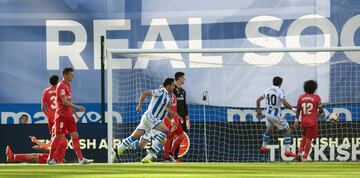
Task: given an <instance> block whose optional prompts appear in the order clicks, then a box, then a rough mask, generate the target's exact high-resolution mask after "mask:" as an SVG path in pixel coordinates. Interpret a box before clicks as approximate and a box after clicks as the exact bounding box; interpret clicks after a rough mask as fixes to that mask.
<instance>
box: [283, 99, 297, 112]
mask: <svg viewBox="0 0 360 178" xmlns="http://www.w3.org/2000/svg"><path fill="white" fill-rule="evenodd" d="M281 103H282V104H283V105H284V106H285V108H287V109H291V110H292V109H293V107H292V106H291V105H290V104H289V102H288V101H287V100H286V99H281ZM293 111H294V110H293Z"/></svg>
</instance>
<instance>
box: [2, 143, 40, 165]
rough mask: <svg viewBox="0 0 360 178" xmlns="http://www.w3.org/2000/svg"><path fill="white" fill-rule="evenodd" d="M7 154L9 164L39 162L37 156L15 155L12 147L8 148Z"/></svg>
mask: <svg viewBox="0 0 360 178" xmlns="http://www.w3.org/2000/svg"><path fill="white" fill-rule="evenodd" d="M5 154H6V161H7V162H8V163H36V162H37V161H38V157H37V154H35V153H29V154H15V153H14V152H13V151H12V150H11V148H10V146H7V147H6V151H5Z"/></svg>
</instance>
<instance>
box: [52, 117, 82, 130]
mask: <svg viewBox="0 0 360 178" xmlns="http://www.w3.org/2000/svg"><path fill="white" fill-rule="evenodd" d="M73 132H77V128H76V123H75V118H74V117H72V116H71V117H64V116H61V115H57V116H56V117H55V133H56V134H69V133H73Z"/></svg>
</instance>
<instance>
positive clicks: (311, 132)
mask: <svg viewBox="0 0 360 178" xmlns="http://www.w3.org/2000/svg"><path fill="white" fill-rule="evenodd" d="M301 132H302V136H303V137H305V138H308V139H315V138H317V137H318V128H317V125H313V126H310V127H301Z"/></svg>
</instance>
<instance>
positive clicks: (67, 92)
mask: <svg viewBox="0 0 360 178" xmlns="http://www.w3.org/2000/svg"><path fill="white" fill-rule="evenodd" d="M62 97H66V99H67V101H68V102H71V86H70V84H69V83H68V82H66V81H64V80H62V81H61V82H60V83H58V85H57V86H56V115H61V116H63V117H73V116H72V114H73V109H72V108H71V107H68V106H65V105H64V104H63V103H62V101H61V98H62Z"/></svg>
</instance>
